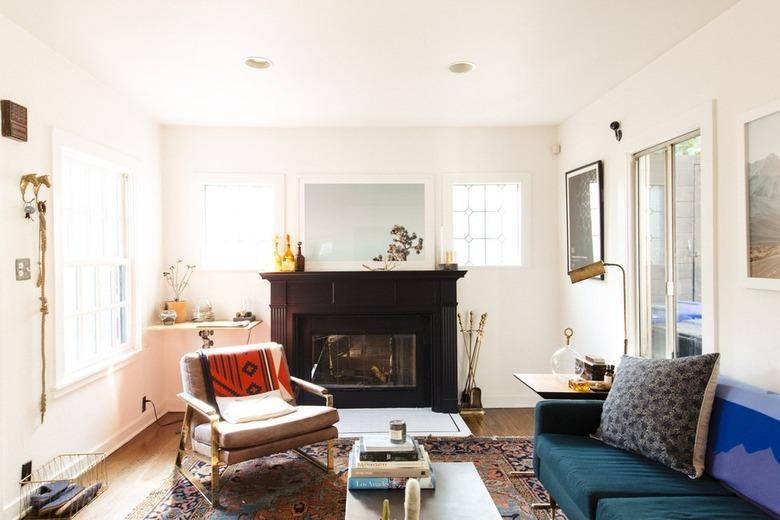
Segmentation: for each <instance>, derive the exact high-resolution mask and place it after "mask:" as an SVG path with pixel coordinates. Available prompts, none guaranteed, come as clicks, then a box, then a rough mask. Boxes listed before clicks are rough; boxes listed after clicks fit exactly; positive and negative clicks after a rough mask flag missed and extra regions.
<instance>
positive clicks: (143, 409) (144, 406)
mask: <svg viewBox="0 0 780 520" xmlns="http://www.w3.org/2000/svg"><path fill="white" fill-rule="evenodd" d="M148 401H149V399H147V398H146V396H143V398H141V413H144V412H145V411H146V403H147V402H148Z"/></svg>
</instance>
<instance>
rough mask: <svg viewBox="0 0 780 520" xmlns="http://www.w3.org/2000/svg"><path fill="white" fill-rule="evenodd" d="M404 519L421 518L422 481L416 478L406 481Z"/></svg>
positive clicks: (417, 519) (418, 519)
mask: <svg viewBox="0 0 780 520" xmlns="http://www.w3.org/2000/svg"><path fill="white" fill-rule="evenodd" d="M404 520H420V482H419V481H418V480H417V479H416V478H410V479H409V480H407V481H406V495H405V500H404Z"/></svg>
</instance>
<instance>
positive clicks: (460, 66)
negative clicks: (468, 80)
mask: <svg viewBox="0 0 780 520" xmlns="http://www.w3.org/2000/svg"><path fill="white" fill-rule="evenodd" d="M476 68H477V66H476V65H474V64H473V63H471V62H470V61H456V62H455V63H453V64H452V65H450V72H453V73H455V74H465V73H467V72H471V71H472V70H474V69H476Z"/></svg>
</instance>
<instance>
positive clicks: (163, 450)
mask: <svg viewBox="0 0 780 520" xmlns="http://www.w3.org/2000/svg"><path fill="white" fill-rule="evenodd" d="M533 413H534V411H533V409H532V408H494V409H489V410H487V413H486V414H485V415H484V416H474V415H471V416H465V417H464V420H465V421H466V424H468V426H469V428H470V429H471V431H472V432H473V433H474V435H478V436H491V435H518V436H530V435H532V434H533ZM181 417H182V414H167V415H165V416H164V417H161V418H160V422H161V423H162V424H167V423H171V422H174V421H175V422H174V424H171V425H168V426H159V425H157V424H153V425H151V426H149V427H148V428H146V429H145V430H144V431H143V432H141V433H140V434H139V435H138V436H137V437H135V438H134V439H133V440H131V441H130V442H128V443H127V444H125V445H124V446H122V447H121V448H120V449H118V450H117V451H115V452H114V453H112V454H111V455H110V456H109V457H108V461H107V464H108V472H109V473H108V474H109V479H110V485H109V487H108V490H107V491H106V492H105V493H103V494H102V495H101V496H100V497H99V498H98V499H97V500H96V501H95V503H94V504H92V505H90V506H89V508H87V509H86V510H85V511H84V513H83V514H82V515H79V518H87V519H111V520H113V519H123V518H125V516H127V515H128V514H129V513H130V512H131V511H132V510H133V508H135V506H136V505H138V504H139V503H140V502H141V501H142V500H143V499H144V498H146V497H147V496H148V495H149V493H151V492H152V491H154V490H155V489H157V488H159V487H160V486H161V485H162V483H163V482H164V481H165V480H166V479H167V478H168V477H169V476H170V475H171V472H172V471H173V459H174V458H175V456H176V447H177V444H178V441H179V437H178V432H179V427H180V425H181V423H180V422H179V421H180V420H181ZM177 419H178V420H177Z"/></svg>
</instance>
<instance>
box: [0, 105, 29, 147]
mask: <svg viewBox="0 0 780 520" xmlns="http://www.w3.org/2000/svg"><path fill="white" fill-rule="evenodd" d="M0 110H2V119H3V122H2V132H3V137H9V138H11V139H16V140H17V141H25V142H26V141H27V108H26V107H23V106H22V105H17V104H16V103H14V102H13V101H9V100H7V99H3V100H2V101H0Z"/></svg>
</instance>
